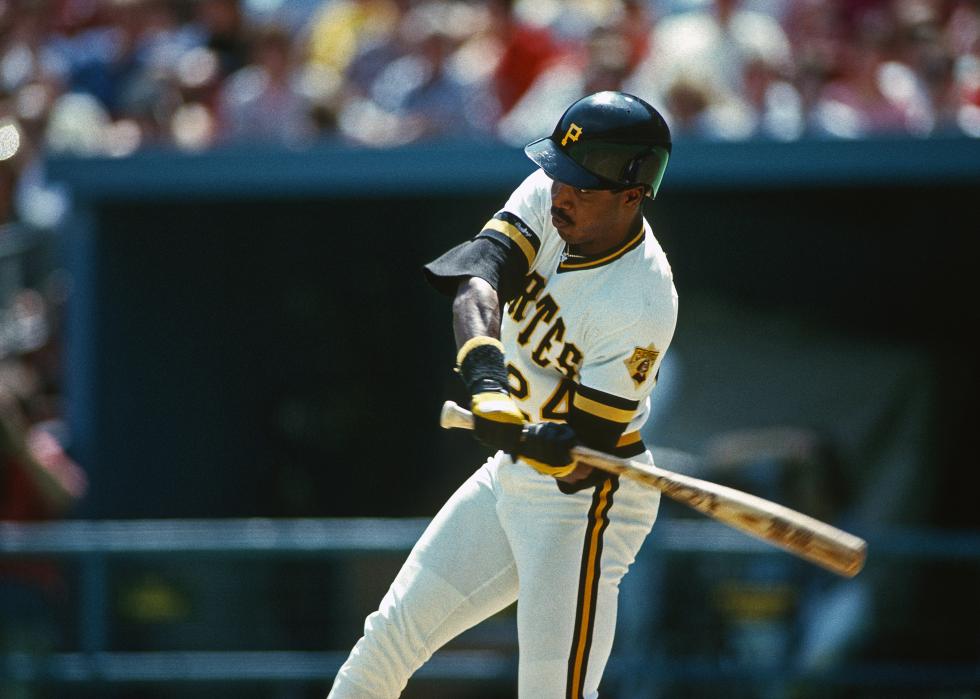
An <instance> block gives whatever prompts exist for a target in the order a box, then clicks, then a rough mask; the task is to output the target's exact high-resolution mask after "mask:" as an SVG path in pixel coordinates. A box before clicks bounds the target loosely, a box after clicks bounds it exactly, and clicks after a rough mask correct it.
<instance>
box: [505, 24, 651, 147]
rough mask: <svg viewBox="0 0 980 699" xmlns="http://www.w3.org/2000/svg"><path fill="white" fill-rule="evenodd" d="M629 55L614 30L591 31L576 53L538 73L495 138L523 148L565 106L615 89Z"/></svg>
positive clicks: (626, 71)
mask: <svg viewBox="0 0 980 699" xmlns="http://www.w3.org/2000/svg"><path fill="white" fill-rule="evenodd" d="M633 56H634V53H633V46H632V45H631V44H630V43H629V41H628V40H627V38H626V37H624V36H623V35H622V34H621V33H620V32H619V31H617V30H616V28H615V26H614V25H609V26H601V25H600V26H598V27H596V28H595V29H593V30H592V34H591V35H590V36H589V38H588V41H587V42H586V43H585V45H584V46H583V47H581V49H579V50H577V51H575V52H568V53H566V54H564V55H563V56H562V57H561V59H560V60H556V61H554V62H553V63H552V64H551V65H550V66H549V67H548V68H546V69H545V70H544V71H542V72H541V74H540V75H539V76H538V77H537V79H536V80H535V81H534V84H533V85H532V86H531V87H530V88H529V89H528V90H527V92H525V93H524V96H523V97H521V99H520V100H518V102H517V104H516V105H514V107H513V108H512V109H511V110H510V111H509V112H508V113H507V114H506V115H505V116H503V117H502V118H501V119H500V122H499V124H498V133H499V135H500V137H501V138H502V139H503V140H504V141H506V142H507V143H510V144H512V145H515V146H517V145H523V144H525V143H527V142H528V141H530V140H532V139H533V138H536V137H538V136H540V135H541V134H546V133H548V132H550V131H551V129H552V128H553V126H554V124H555V123H557V121H558V119H559V117H561V114H562V112H563V111H564V109H565V107H567V106H568V105H569V104H571V103H572V102H574V101H575V100H577V99H579V98H580V97H584V96H585V95H587V94H591V93H593V92H599V91H601V90H621V89H622V88H623V82H624V80H625V79H626V77H627V75H629V72H630V70H631V68H632V65H631V61H632V59H633Z"/></svg>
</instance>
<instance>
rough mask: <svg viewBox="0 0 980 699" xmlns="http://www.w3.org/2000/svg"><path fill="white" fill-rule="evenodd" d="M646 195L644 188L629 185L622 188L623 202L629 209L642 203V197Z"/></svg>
mask: <svg viewBox="0 0 980 699" xmlns="http://www.w3.org/2000/svg"><path fill="white" fill-rule="evenodd" d="M645 196H646V188H644V187H630V188H629V189H625V190H623V204H624V205H625V206H627V207H629V208H631V209H634V208H639V207H640V206H642V205H643V198H644V197H645Z"/></svg>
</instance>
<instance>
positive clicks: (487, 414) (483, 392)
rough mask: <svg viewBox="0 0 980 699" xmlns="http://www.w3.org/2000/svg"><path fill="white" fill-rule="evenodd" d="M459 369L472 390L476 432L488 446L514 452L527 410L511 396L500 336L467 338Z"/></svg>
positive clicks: (462, 349)
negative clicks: (520, 406) (498, 337)
mask: <svg viewBox="0 0 980 699" xmlns="http://www.w3.org/2000/svg"><path fill="white" fill-rule="evenodd" d="M456 365H457V371H458V372H459V375H460V378H462V379H463V383H464V384H465V385H466V388H467V390H468V391H469V392H470V411H471V412H472V413H473V436H474V437H476V440H477V441H478V442H480V444H482V445H483V446H485V447H489V448H491V449H503V450H504V451H507V452H511V453H513V452H514V451H516V450H517V448H518V445H519V444H520V442H521V435H522V433H523V429H524V413H522V412H521V409H520V408H519V407H517V403H516V402H515V401H514V399H513V398H511V397H510V392H509V391H508V389H507V368H506V366H505V365H504V350H503V345H501V344H500V340H497V339H496V338H492V337H487V336H479V337H474V338H471V339H470V340H468V341H467V342H466V343H465V344H464V345H463V346H462V347H461V348H460V349H459V354H458V355H457V356H456Z"/></svg>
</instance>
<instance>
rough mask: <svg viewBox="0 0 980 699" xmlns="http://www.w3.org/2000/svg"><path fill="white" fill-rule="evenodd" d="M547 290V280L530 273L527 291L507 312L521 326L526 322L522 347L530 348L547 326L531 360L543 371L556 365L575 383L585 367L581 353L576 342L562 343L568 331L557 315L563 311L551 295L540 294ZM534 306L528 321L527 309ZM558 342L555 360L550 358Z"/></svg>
mask: <svg viewBox="0 0 980 699" xmlns="http://www.w3.org/2000/svg"><path fill="white" fill-rule="evenodd" d="M544 287H545V280H544V277H542V276H541V275H540V274H538V273H537V272H531V273H530V274H528V275H527V277H526V281H525V284H524V290H523V291H522V292H521V293H520V294H519V295H518V296H517V298H515V299H514V300H512V301H511V302H510V303H509V304H508V305H507V313H508V315H510V317H511V318H513V319H514V320H515V321H517V322H518V323H520V322H521V321H525V320H526V321H527V322H526V324H525V325H524V328H523V329H522V330H521V332H520V333H519V334H518V335H517V342H518V344H519V345H521V346H522V347H527V346H528V342H530V340H531V337H532V336H533V335H534V334H535V333H536V332H537V331H538V329H539V328H540V327H542V325H543V326H545V327H546V330H545V331H544V334H543V335H542V336H541V338H540V339H539V340H538V341H537V343H536V344H535V345H534V347H533V349H532V350H531V353H530V357H531V361H533V362H534V363H535V364H537V365H538V366H539V367H541V368H542V369H544V368H546V367H548V366H550V365H551V364H552V363H553V362H554V364H555V365H556V366H557V368H558V370H559V371H561V372H562V373H563V374H565V376H566V377H568V378H569V379H572V380H574V379H575V378H576V376H577V375H578V369H579V367H580V366H581V364H582V351H581V350H579V348H578V347H576V346H575V345H574V343H571V342H562V341H563V340H564V339H565V331H566V329H567V328H566V326H565V321H564V320H562V318H561V317H560V316H559V315H558V311H559V310H560V308H559V306H558V303H557V302H556V301H555V299H554V298H553V297H552V296H551V294H544V295H543V296H542V295H541V292H542V291H544ZM532 303H533V304H534V305H533V308H534V312H533V313H532V314H531V315H530V318H529V319H528V307H529V306H530V305H531V304H532ZM559 343H561V346H560V349H559V350H558V351H557V355H556V356H555V357H554V358H552V357H551V356H549V355H550V354H551V351H552V349H554V348H556V347H558V345H559Z"/></svg>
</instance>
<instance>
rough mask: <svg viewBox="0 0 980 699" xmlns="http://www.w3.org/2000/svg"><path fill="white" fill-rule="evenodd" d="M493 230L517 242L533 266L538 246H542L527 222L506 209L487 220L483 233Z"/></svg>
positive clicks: (528, 262)
mask: <svg viewBox="0 0 980 699" xmlns="http://www.w3.org/2000/svg"><path fill="white" fill-rule="evenodd" d="M492 231H496V232H497V233H500V234H501V235H503V236H504V237H506V238H507V239H508V240H510V241H511V242H513V243H514V244H516V245H517V247H518V248H519V249H520V251H521V252H522V253H524V257H525V258H526V259H527V265H528V267H530V266H531V264H532V263H533V262H534V258H535V257H537V255H538V248H539V247H541V242H540V241H539V240H538V237H537V236H536V235H535V234H534V232H533V231H531V229H530V228H529V227H528V225H527V224H526V223H524V222H523V221H521V220H520V219H519V218H517V217H516V216H514V215H513V214H510V213H508V212H506V211H505V212H502V213H500V214H497V215H496V216H494V217H493V218H492V219H490V220H489V221H487V223H486V225H484V226H483V230H482V231H481V233H490V232H492ZM492 237H495V236H492Z"/></svg>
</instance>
